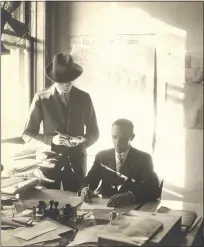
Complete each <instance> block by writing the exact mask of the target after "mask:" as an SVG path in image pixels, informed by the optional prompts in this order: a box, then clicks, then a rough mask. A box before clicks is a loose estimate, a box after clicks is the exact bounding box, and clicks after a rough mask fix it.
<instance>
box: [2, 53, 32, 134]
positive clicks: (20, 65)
mask: <svg viewBox="0 0 204 247" xmlns="http://www.w3.org/2000/svg"><path fill="white" fill-rule="evenodd" d="M24 75H25V52H24V50H23V49H20V48H17V49H12V50H11V53H10V55H2V56H1V139H7V138H13V137H17V136H21V134H22V130H23V126H24V123H25V116H26V115H25V114H26V112H27V110H28V107H27V106H28V103H29V102H28V91H27V88H28V86H26V84H25V80H24ZM27 83H28V82H27Z"/></svg>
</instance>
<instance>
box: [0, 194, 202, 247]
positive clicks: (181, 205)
mask: <svg viewBox="0 0 204 247" xmlns="http://www.w3.org/2000/svg"><path fill="white" fill-rule="evenodd" d="M42 196H43V199H44V200H45V201H49V200H59V201H60V198H61V197H63V199H62V200H63V202H65V201H66V198H68V197H69V198H70V197H73V196H74V197H76V194H73V193H72V192H67V191H66V192H65V191H64V192H62V191H60V192H59V191H56V190H47V189H45V190H44V192H43V193H39V196H38V195H37V194H35V196H31V193H29V196H28V198H29V199H34V198H35V200H37V201H38V200H42ZM33 197H34V198H33ZM28 198H25V195H24V199H23V201H24V200H25V202H26V201H27V199H28ZM65 203H66V202H65ZM160 205H162V206H166V207H168V208H171V209H177V210H194V211H196V213H197V214H198V215H200V216H203V205H200V204H198V203H187V202H181V201H169V200H168V201H167V200H162V201H161V203H160ZM134 208H135V205H132V206H129V207H125V208H119V209H117V211H119V212H121V211H127V210H132V209H134ZM9 212H11V211H7V212H6V210H3V211H2V214H3V215H6V214H8V213H9ZM202 231H203V221H200V222H199V223H198V224H197V226H196V227H195V228H194V229H193V231H192V232H191V233H189V234H188V235H187V237H186V238H183V239H182V240H181V242H180V246H203V238H202V236H203V234H202ZM3 235H4V231H2V238H3Z"/></svg>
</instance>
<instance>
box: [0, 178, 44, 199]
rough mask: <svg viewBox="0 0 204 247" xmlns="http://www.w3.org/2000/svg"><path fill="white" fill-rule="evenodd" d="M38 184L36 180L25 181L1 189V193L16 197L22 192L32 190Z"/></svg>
mask: <svg viewBox="0 0 204 247" xmlns="http://www.w3.org/2000/svg"><path fill="white" fill-rule="evenodd" d="M38 184H39V179H38V178H32V179H29V180H26V181H21V182H19V183H16V184H12V185H9V186H7V187H3V188H1V193H3V194H6V195H16V194H20V193H22V192H25V191H28V190H31V189H33V188H34V187H36V186H37V185H38Z"/></svg>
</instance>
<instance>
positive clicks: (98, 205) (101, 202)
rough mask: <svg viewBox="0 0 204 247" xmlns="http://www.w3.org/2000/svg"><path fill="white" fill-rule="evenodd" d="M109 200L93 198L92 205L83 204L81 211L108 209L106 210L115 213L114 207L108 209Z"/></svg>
mask: <svg viewBox="0 0 204 247" xmlns="http://www.w3.org/2000/svg"><path fill="white" fill-rule="evenodd" d="M108 201H109V199H105V198H92V203H90V204H89V203H85V202H84V203H83V204H82V205H81V207H80V209H81V210H85V209H106V210H110V211H113V210H114V208H113V207H107V203H108Z"/></svg>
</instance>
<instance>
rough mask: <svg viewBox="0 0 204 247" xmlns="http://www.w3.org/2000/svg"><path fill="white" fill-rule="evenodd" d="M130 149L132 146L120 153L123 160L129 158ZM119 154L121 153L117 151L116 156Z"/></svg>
mask: <svg viewBox="0 0 204 247" xmlns="http://www.w3.org/2000/svg"><path fill="white" fill-rule="evenodd" d="M129 151H130V146H129V148H128V149H127V150H126V151H125V152H123V153H120V155H121V158H122V160H123V161H124V160H125V159H126V158H127V155H128V153H129ZM118 154H119V153H117V152H116V151H115V156H116V157H118Z"/></svg>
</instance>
